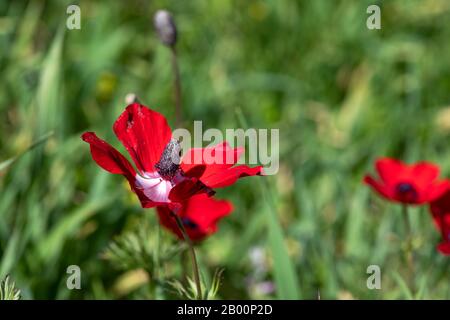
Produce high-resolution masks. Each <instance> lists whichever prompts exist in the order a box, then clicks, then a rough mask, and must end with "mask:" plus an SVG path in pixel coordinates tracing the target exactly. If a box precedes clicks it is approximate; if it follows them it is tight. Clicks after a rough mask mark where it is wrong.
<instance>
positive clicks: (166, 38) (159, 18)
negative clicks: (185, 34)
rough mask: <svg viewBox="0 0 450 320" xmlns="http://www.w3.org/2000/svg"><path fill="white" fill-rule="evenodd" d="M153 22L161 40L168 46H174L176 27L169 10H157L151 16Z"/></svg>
mask: <svg viewBox="0 0 450 320" xmlns="http://www.w3.org/2000/svg"><path fill="white" fill-rule="evenodd" d="M153 23H154V24H155V28H156V32H157V33H158V36H159V39H160V40H161V42H162V43H163V44H165V45H166V46H169V47H173V46H175V44H176V42H177V27H176V26H175V22H174V21H173V18H172V15H171V14H170V12H169V11H167V10H158V11H157V12H156V13H155V16H154V18H153Z"/></svg>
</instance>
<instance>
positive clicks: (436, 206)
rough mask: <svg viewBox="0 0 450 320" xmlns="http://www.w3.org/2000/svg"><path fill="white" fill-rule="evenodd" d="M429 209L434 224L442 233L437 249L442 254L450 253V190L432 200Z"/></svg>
mask: <svg viewBox="0 0 450 320" xmlns="http://www.w3.org/2000/svg"><path fill="white" fill-rule="evenodd" d="M430 211H431V214H432V215H433V220H434V223H435V225H436V226H437V228H438V230H439V231H440V232H441V234H442V242H441V243H440V244H438V246H437V249H438V251H439V252H440V253H442V254H444V255H450V191H447V192H446V193H445V194H444V195H443V196H442V197H440V198H439V199H437V200H435V201H433V202H432V203H431V205H430Z"/></svg>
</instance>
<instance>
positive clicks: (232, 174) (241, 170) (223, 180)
mask: <svg viewBox="0 0 450 320" xmlns="http://www.w3.org/2000/svg"><path fill="white" fill-rule="evenodd" d="M262 174H263V167H262V166H257V167H253V168H250V167H248V166H244V165H242V166H237V167H233V168H229V169H225V170H223V171H219V172H215V173H213V174H210V175H209V176H207V175H203V176H202V177H201V179H200V180H201V181H202V182H203V183H204V184H206V185H207V186H208V187H210V188H223V187H228V186H230V185H232V184H233V183H235V182H236V181H237V180H238V179H239V178H243V177H248V176H255V175H262Z"/></svg>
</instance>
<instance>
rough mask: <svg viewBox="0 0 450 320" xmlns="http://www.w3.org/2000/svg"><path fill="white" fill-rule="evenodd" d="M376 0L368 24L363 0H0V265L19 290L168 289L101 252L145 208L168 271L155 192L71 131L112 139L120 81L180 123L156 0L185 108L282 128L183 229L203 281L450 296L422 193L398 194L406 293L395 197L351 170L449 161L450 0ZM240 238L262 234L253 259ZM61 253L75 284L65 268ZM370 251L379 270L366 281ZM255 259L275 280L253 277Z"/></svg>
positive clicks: (230, 289) (207, 123) (229, 293)
mask: <svg viewBox="0 0 450 320" xmlns="http://www.w3.org/2000/svg"><path fill="white" fill-rule="evenodd" d="M376 2H377V3H378V4H379V5H380V6H381V9H382V14H381V16H382V29H381V30H378V31H375V30H368V29H367V28H366V19H367V16H368V15H367V14H366V8H367V6H368V5H369V4H373V2H372V1H360V0H354V1H351V0H350V1H331V0H319V1H288V0H284V1H283V0H282V1H278V0H277V1H274V0H267V1H263V0H254V1H237V0H235V1H219V0H213V1H201V0H192V1H163V0H155V1H138V0H130V1H127V2H126V3H122V2H119V1H117V2H111V1H110V2H108V3H106V2H103V1H79V5H80V7H81V14H82V16H81V17H82V21H81V23H82V29H81V30H67V29H66V28H65V23H66V17H67V14H66V8H67V6H68V5H69V4H71V2H70V1H37V0H36V1H28V2H27V1H2V2H0V48H1V50H0V112H1V113H0V114H1V115H2V117H1V118H0V280H1V279H3V278H4V277H5V276H6V275H7V274H9V275H10V278H11V281H14V282H15V285H16V287H17V288H18V289H20V292H21V296H22V297H23V298H25V299H33V298H40V299H54V298H58V299H69V298H83V299H89V298H97V299H103V298H146V299H148V298H155V297H158V298H172V297H176V295H174V294H173V292H172V291H171V290H169V289H167V288H166V287H165V284H164V283H155V282H154V281H152V278H145V277H144V278H142V276H139V274H138V273H129V271H130V270H129V269H127V267H124V266H120V265H118V264H117V263H114V259H112V260H111V259H109V260H108V259H105V252H106V251H107V248H109V247H110V246H111V244H112V241H113V240H114V239H116V238H117V237H118V236H119V235H122V236H123V237H129V235H130V234H134V233H137V232H138V231H136V230H137V229H139V228H138V226H141V225H145V229H144V231H142V230H141V231H142V232H144V233H146V234H147V235H148V239H147V237H137V236H136V239H146V240H133V241H148V243H147V242H146V243H147V244H150V245H149V247H146V248H147V249H146V250H147V251H149V252H150V253H151V250H152V249H153V250H155V252H157V249H156V248H157V247H160V249H161V250H160V254H161V259H162V260H163V262H161V263H163V268H162V270H163V271H162V273H163V275H161V277H162V278H164V279H165V280H173V279H181V277H182V262H181V259H180V255H178V254H175V255H174V256H173V257H172V256H171V254H169V253H170V252H171V251H170V250H169V249H168V248H166V247H165V246H168V245H173V244H175V243H176V241H175V239H174V238H173V237H172V236H171V235H170V234H168V233H167V232H165V231H161V235H160V237H159V236H158V234H159V233H158V229H157V227H156V224H157V220H156V216H155V214H154V211H153V210H152V209H151V210H146V211H145V212H144V210H142V209H141V207H140V205H139V203H138V202H137V200H136V199H135V197H134V196H133V195H132V194H131V193H130V192H129V190H128V186H127V184H126V183H125V182H124V181H123V180H124V179H122V178H121V177H119V176H113V175H109V174H107V173H105V172H103V171H102V170H101V169H100V168H99V167H98V166H97V165H96V164H95V163H94V162H93V161H92V159H91V156H90V154H89V148H88V146H87V145H86V144H85V143H83V142H82V141H81V139H80V135H81V133H82V132H84V131H86V130H90V131H95V132H97V133H98V135H99V136H101V137H103V138H105V139H106V140H108V141H109V142H111V143H112V144H113V145H115V146H116V147H118V148H119V150H121V151H124V148H122V146H120V144H119V142H118V140H117V139H116V138H115V137H114V134H113V132H112V124H113V122H114V120H115V119H116V118H117V116H118V115H119V114H120V112H121V111H122V110H123V108H124V107H125V103H124V97H125V95H126V94H127V93H129V92H134V93H136V94H137V95H138V97H139V98H140V100H141V101H142V102H143V103H144V104H146V105H148V106H150V107H152V108H154V109H155V110H157V111H159V112H161V113H163V114H164V115H165V116H166V117H167V118H168V119H169V122H170V123H171V124H174V120H175V112H174V108H173V100H172V91H171V89H172V77H171V69H170V54H169V51H168V50H167V49H166V48H165V47H164V46H162V45H161V44H160V43H159V41H158V39H157V37H156V35H155V32H154V30H153V26H152V16H153V13H154V12H155V11H156V10H157V9H160V8H167V9H169V10H171V11H172V12H173V14H174V16H175V19H176V22H177V24H178V29H179V43H178V52H179V56H180V68H181V77H182V86H183V105H184V110H183V113H184V123H185V126H186V127H187V128H192V126H193V122H192V121H193V120H202V121H203V127H204V128H205V129H206V128H220V129H225V128H235V127H242V126H248V127H254V128H279V129H280V164H281V165H280V171H279V173H278V174H277V175H276V176H272V177H266V178H257V177H255V178H248V179H243V180H240V181H239V182H238V183H237V184H236V185H234V186H232V187H230V188H227V189H226V190H219V192H218V197H220V198H227V199H229V200H231V201H232V202H233V203H234V206H235V211H234V212H233V214H232V215H231V216H230V217H228V218H227V219H225V220H223V221H222V223H221V224H220V230H219V232H218V233H217V234H216V235H214V236H213V237H211V238H210V239H208V240H207V241H205V242H204V243H203V244H202V245H201V246H199V247H198V249H197V251H198V254H199V258H200V264H201V266H202V273H203V277H204V278H205V281H207V282H209V283H211V282H212V278H213V274H214V272H215V270H216V269H218V268H224V269H225V271H224V273H223V279H222V283H221V288H220V289H219V294H218V296H219V297H221V298H225V299H231V298H245V299H252V298H294V299H295V298H299V297H301V298H304V299H315V298H316V297H317V293H318V291H319V292H320V295H321V298H322V299H345V298H355V299H406V298H411V297H414V298H435V299H449V298H450V289H449V288H450V287H449V285H448V284H449V280H450V278H449V274H448V270H449V268H450V262H449V259H448V258H446V257H443V256H441V255H439V253H438V252H437V251H436V250H435V246H436V244H437V243H438V242H439V240H440V239H439V233H438V232H437V231H436V230H435V228H434V226H433V224H432V221H431V218H430V215H429V213H428V208H426V207H422V208H413V209H412V210H411V218H412V228H413V232H414V239H415V243H416V245H417V248H416V273H415V279H414V281H415V287H416V288H417V292H416V294H415V295H414V296H412V295H411V292H410V288H408V284H407V281H406V278H407V273H408V269H407V264H406V262H405V261H404V259H403V254H402V251H401V250H402V249H401V247H402V243H403V241H404V239H405V231H404V228H403V224H402V217H401V208H400V207H399V206H397V205H395V204H390V203H386V202H384V201H383V200H381V199H379V198H378V197H377V196H376V195H375V194H373V193H372V192H371V191H370V190H369V189H368V188H367V187H366V186H364V185H363V184H362V183H361V180H362V177H363V175H364V174H365V173H366V172H368V171H372V170H373V169H372V164H373V161H374V160H375V159H376V158H377V157H378V156H392V157H398V158H401V159H403V160H405V161H410V162H413V161H418V160H422V159H424V160H429V161H433V162H436V163H437V164H439V165H440V166H441V168H442V171H443V175H444V176H450V144H449V137H450V111H449V110H450V95H449V92H450V60H449V59H448V58H447V57H448V56H450V42H449V41H448V39H450V22H449V21H450V2H448V1H447V0H409V1H404V0H391V1H387V0H384V1H376ZM51 132H53V134H52V135H51V136H46V135H49V133H51ZM43 137H44V139H43ZM40 139H41V140H40ZM42 139H43V140H42ZM36 142H38V144H37V145H35V146H34V147H33V148H32V149H31V150H28V149H29V148H30V146H33V144H35V143H36ZM27 150H28V151H27ZM8 160H11V161H8ZM258 179H259V180H263V179H264V181H257V180H258ZM139 230H140V229H139ZM141 231H139V232H141ZM133 239H134V238H133ZM158 243H159V244H160V245H158ZM133 247H139V246H138V245H137V244H133ZM254 248H262V249H263V252H264V253H265V258H264V259H263V260H262V261H260V264H261V265H260V266H259V267H262V268H263V269H264V272H263V273H262V274H258V275H255V268H256V266H255V265H253V264H252V262H251V259H250V254H249V253H250V252H251V251H252V250H253V249H254ZM147 251H146V254H147V253H148V252H147ZM166 255H167V256H168V257H170V259H167V261H166V260H164V258H165V257H166ZM106 256H107V255H106ZM138 260H139V259H138ZM147 263H150V262H147ZM73 264H75V265H79V266H80V268H81V270H82V290H73V291H69V290H67V288H66V279H67V276H68V275H67V273H66V268H67V267H68V266H69V265H73ZM150 264H151V265H153V262H151V263H150ZM372 264H376V265H379V266H380V267H381V272H382V289H381V290H368V289H367V287H366V279H367V277H368V275H367V274H366V269H367V267H368V266H369V265H372ZM139 266H140V265H139V263H137V265H133V268H134V267H136V268H138V267H139ZM144 269H145V268H144ZM147 271H148V272H149V273H150V272H151V270H147ZM160 271H161V270H160ZM124 275H125V276H128V278H124ZM250 277H257V278H258V280H259V281H264V280H270V281H274V282H275V285H276V287H277V289H278V290H277V291H276V292H274V293H271V294H268V295H264V294H261V293H258V292H257V291H256V290H252V289H251V288H250V289H249V287H248V285H247V283H248V279H249V278H250ZM123 279H125V280H123ZM136 279H137V280H138V281H137V282H138V283H139V285H137V287H135V288H132V289H126V290H123V284H124V283H125V284H127V283H131V282H132V281H133V280H136ZM117 288H122V289H121V290H119V289H117ZM165 289H167V290H165Z"/></svg>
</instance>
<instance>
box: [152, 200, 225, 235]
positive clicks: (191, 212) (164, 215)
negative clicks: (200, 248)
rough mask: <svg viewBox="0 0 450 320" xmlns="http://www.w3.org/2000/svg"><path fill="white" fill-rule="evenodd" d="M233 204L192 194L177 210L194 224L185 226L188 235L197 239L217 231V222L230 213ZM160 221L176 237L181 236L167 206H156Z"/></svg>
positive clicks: (179, 214) (182, 216)
mask: <svg viewBox="0 0 450 320" xmlns="http://www.w3.org/2000/svg"><path fill="white" fill-rule="evenodd" d="M232 210H233V206H232V204H231V203H230V202H228V201H226V200H215V199H214V198H212V197H208V196H207V195H205V194H200V195H196V196H193V197H191V198H189V200H187V201H186V202H185V203H184V204H183V206H182V207H181V209H180V210H179V212H178V216H179V217H180V218H182V219H189V221H190V222H191V223H193V224H195V225H196V227H195V228H194V227H189V226H185V229H186V232H187V233H188V235H189V237H190V238H191V239H192V240H194V241H199V240H202V239H204V238H205V237H207V236H208V235H211V234H213V233H214V232H216V231H217V222H218V221H219V220H220V219H221V218H223V217H225V216H227V215H228V214H230V213H231V211H232ZM157 212H158V217H159V220H160V223H161V224H162V225H163V226H164V227H166V228H167V229H169V230H170V231H172V232H173V233H174V234H175V235H177V236H178V238H180V239H183V236H182V234H181V232H180V230H179V229H178V226H177V224H176V221H175V219H174V218H173V217H172V216H171V211H170V209H169V208H168V207H167V206H163V207H157Z"/></svg>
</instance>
